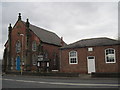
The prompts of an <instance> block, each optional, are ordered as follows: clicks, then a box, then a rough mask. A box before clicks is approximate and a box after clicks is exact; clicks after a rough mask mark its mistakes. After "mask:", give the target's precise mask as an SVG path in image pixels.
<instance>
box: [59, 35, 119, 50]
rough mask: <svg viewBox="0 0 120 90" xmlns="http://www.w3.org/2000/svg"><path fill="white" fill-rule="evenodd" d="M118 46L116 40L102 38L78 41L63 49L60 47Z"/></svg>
mask: <svg viewBox="0 0 120 90" xmlns="http://www.w3.org/2000/svg"><path fill="white" fill-rule="evenodd" d="M118 44H119V45H120V42H118V40H114V39H110V38H106V37H102V38H91V39H83V40H79V41H77V42H75V43H72V44H69V45H67V46H65V47H61V49H69V48H82V47H91V46H107V45H118Z"/></svg>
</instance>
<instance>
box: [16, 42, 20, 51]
mask: <svg viewBox="0 0 120 90" xmlns="http://www.w3.org/2000/svg"><path fill="white" fill-rule="evenodd" d="M20 50H21V43H20V41H19V40H18V41H17V42H16V52H17V53H19V52H20Z"/></svg>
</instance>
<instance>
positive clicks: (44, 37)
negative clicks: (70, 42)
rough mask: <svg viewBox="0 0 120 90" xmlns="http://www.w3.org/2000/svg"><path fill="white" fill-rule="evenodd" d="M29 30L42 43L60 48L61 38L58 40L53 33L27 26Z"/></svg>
mask: <svg viewBox="0 0 120 90" xmlns="http://www.w3.org/2000/svg"><path fill="white" fill-rule="evenodd" d="M24 23H25V22H24ZM29 29H30V30H32V31H33V32H34V33H35V34H36V35H37V36H38V37H39V38H40V40H41V41H42V42H44V43H49V44H54V45H58V46H61V38H59V37H58V36H57V35H56V34H55V33H53V32H50V31H47V30H45V29H42V28H39V27H37V26H35V25H32V24H30V25H29Z"/></svg>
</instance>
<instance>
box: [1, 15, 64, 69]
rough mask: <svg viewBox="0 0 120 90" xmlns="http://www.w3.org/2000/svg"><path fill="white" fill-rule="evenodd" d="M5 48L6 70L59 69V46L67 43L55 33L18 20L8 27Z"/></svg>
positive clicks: (19, 17)
mask: <svg viewBox="0 0 120 90" xmlns="http://www.w3.org/2000/svg"><path fill="white" fill-rule="evenodd" d="M8 31H9V33H8V40H7V42H6V43H5V49H4V56H3V58H4V61H3V64H4V66H3V68H4V71H6V70H10V71H20V69H21V67H22V69H23V70H24V71H36V70H38V68H39V70H41V71H47V70H49V71H51V70H59V48H60V47H61V46H63V45H66V44H65V43H64V41H63V40H62V38H59V37H58V36H57V35H56V34H55V33H53V32H50V31H47V30H45V29H42V28H39V27H37V26H35V25H32V24H30V23H29V20H28V19H27V21H26V22H24V21H22V19H21V14H20V13H19V16H18V20H17V22H16V23H15V25H14V26H13V27H12V26H11V24H10V25H9V27H8Z"/></svg>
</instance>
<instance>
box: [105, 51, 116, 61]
mask: <svg viewBox="0 0 120 90" xmlns="http://www.w3.org/2000/svg"><path fill="white" fill-rule="evenodd" d="M106 61H107V62H115V50H114V49H107V50H106Z"/></svg>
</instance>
